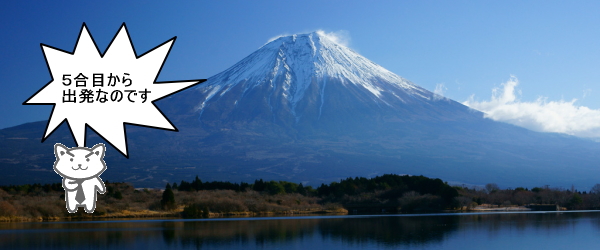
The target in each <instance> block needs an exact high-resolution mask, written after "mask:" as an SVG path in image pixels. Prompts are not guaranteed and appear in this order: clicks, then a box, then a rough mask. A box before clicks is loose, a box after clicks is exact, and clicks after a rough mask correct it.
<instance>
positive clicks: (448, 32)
mask: <svg viewBox="0 0 600 250" xmlns="http://www.w3.org/2000/svg"><path fill="white" fill-rule="evenodd" d="M0 19H1V21H0V25H1V28H2V29H1V30H2V31H3V32H2V39H0V55H1V56H0V73H1V74H0V86H1V88H2V91H0V107H1V108H0V116H1V117H3V118H2V119H0V128H5V127H9V126H15V125H18V124H21V123H25V122H31V121H39V120H44V119H48V117H49V115H50V110H51V108H50V106H23V105H21V103H22V102H23V101H25V100H26V99H27V98H28V97H30V96H31V95H33V94H34V93H35V92H36V91H37V90H39V89H40V88H41V87H42V86H44V85H45V84H46V83H47V82H48V81H49V80H50V74H49V72H48V70H47V67H46V64H45V61H44V56H43V53H42V50H41V48H40V43H44V44H47V45H50V46H53V47H56V48H60V49H64V50H67V51H72V49H73V46H74V45H75V42H76V39H77V36H78V33H79V31H80V28H81V25H82V23H83V22H86V24H87V25H88V28H89V30H90V32H91V34H92V36H93V37H94V39H95V40H96V42H97V43H98V46H99V48H100V50H102V51H104V49H105V48H106V46H107V45H108V42H110V40H111V39H112V38H113V36H114V35H115V33H116V32H117V30H118V28H119V27H120V25H121V23H123V22H125V23H126V24H127V27H128V29H129V32H130V35H131V39H132V41H133V43H134V46H135V48H136V51H137V53H138V54H142V53H144V52H146V51H147V50H149V49H151V48H153V47H155V46H157V45H159V44H161V43H162V42H164V41H166V40H168V39H170V38H172V37H174V36H177V37H178V38H177V41H176V42H175V45H174V47H173V49H172V51H171V53H170V55H169V58H168V59H167V62H166V64H165V66H164V68H163V71H162V72H161V75H160V77H159V80H164V81H167V80H185V79H198V78H208V77H210V76H212V75H214V74H216V73H218V72H220V71H222V70H225V69H227V68H228V67H229V66H232V65H233V64H234V63H236V62H237V61H239V60H241V59H242V58H244V57H245V56H247V55H248V54H250V53H252V52H253V51H254V50H256V49H257V48H259V47H260V46H262V45H263V44H264V43H266V42H267V41H268V40H269V39H270V38H272V37H274V36H277V35H280V34H294V33H306V32H312V31H315V30H317V29H321V30H324V31H326V32H334V33H337V34H340V35H341V36H343V37H344V38H346V39H347V40H348V41H349V42H348V45H349V47H350V48H352V49H354V50H355V51H357V52H358V53H360V54H362V55H363V56H365V57H367V58H369V59H370V60H372V61H374V62H375V63H378V64H380V65H382V66H383V67H385V68H387V69H388V70H390V71H392V72H394V73H396V74H398V75H400V76H402V77H404V78H406V79H408V80H410V81H412V82H414V83H416V84H418V85H420V86H422V87H424V88H426V89H429V90H431V91H434V90H436V88H437V90H438V91H441V92H440V93H443V94H444V95H445V96H446V97H448V98H451V99H454V100H456V101H459V102H466V101H469V102H467V104H470V105H471V106H472V107H474V108H478V109H487V110H484V111H486V112H488V113H489V114H490V115H489V117H490V118H492V119H497V120H502V121H507V122H511V121H512V122H511V123H515V124H518V125H522V126H525V127H527V126H530V128H532V129H536V130H541V131H553V130H552V129H549V130H548V129H545V128H543V127H544V123H548V124H550V125H551V126H549V127H553V126H554V127H556V126H558V127H560V126H561V123H560V122H556V121H555V120H552V119H555V118H548V117H555V116H557V115H556V114H546V111H547V110H563V109H564V113H573V112H576V113H577V114H578V115H577V116H576V117H575V118H572V120H571V121H569V122H570V123H569V122H565V124H562V125H564V126H563V127H565V128H563V129H567V133H569V132H568V128H566V127H573V126H575V127H579V126H583V124H584V123H586V124H588V125H589V124H590V123H592V124H595V123H597V126H596V127H593V128H592V132H589V131H587V132H586V133H592V134H594V133H595V132H594V131H595V130H598V131H600V129H599V128H598V127H600V120H599V119H600V118H599V117H600V115H598V114H599V113H600V111H598V110H599V109H600V101H599V100H600V81H599V80H600V46H599V45H598V41H600V29H599V27H600V2H599V1H578V2H576V3H572V2H565V1H562V2H559V1H494V2H492V1H477V2H475V1H377V3H370V2H367V1H190V2H186V3H184V4H170V3H163V2H158V1H157V2H151V1H147V3H146V1H145V2H144V3H143V4H141V3H138V2H126V3H121V2H119V1H109V2H108V3H78V2H66V1H65V2H63V3H62V4H53V3H45V2H43V3H38V2H37V1H9V2H6V3H3V6H2V8H0ZM513 76H514V77H513ZM515 83H517V84H515ZM511 86H512V87H514V90H515V91H514V92H510V93H508V92H507V91H510V90H512V88H507V87H511ZM494 88H496V89H497V90H496V93H497V96H496V98H495V99H494V98H491V95H492V90H493V89H494ZM503 94H504V95H503ZM511 95H512V97H513V98H512V99H510V97H511ZM507 96H508V99H506V98H504V99H503V98H502V97H507ZM540 98H541V99H540ZM573 99H577V101H575V102H573ZM502 100H504V101H502ZM506 100H508V101H506ZM511 100H512V101H511ZM561 100H562V101H561ZM553 103H554V104H555V106H552V105H549V104H553ZM532 105H533V106H532ZM536 105H537V106H536ZM557 107H558V108H557ZM582 107H586V108H588V109H589V112H581V111H582ZM515 109H516V110H517V111H518V112H516V111H514V110H515ZM573 110H575V111H573ZM584 111H586V110H584ZM511 112H512V113H511ZM517 113H518V114H517ZM560 115H561V114H559V115H558V116H560ZM540 116H542V117H541V118H540ZM544 116H545V117H544ZM519 122H521V123H522V124H519ZM529 123H535V124H533V125H531V124H529ZM528 124H529V125H528ZM573 124H575V125H573ZM594 129H595V130H594ZM553 132H561V131H560V129H559V130H558V131H553ZM40 134H42V131H40ZM570 134H575V135H580V134H577V133H576V132H572V133H570ZM599 135H600V133H599ZM582 136H586V135H585V133H584V134H583V135H582ZM592 137H593V136H592Z"/></svg>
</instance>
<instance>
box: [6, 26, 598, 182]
mask: <svg viewBox="0 0 600 250" xmlns="http://www.w3.org/2000/svg"><path fill="white" fill-rule="evenodd" d="M157 105H158V106H159V107H160V108H161V110H162V111H163V112H164V113H165V114H166V116H167V117H168V118H169V119H170V120H171V121H172V122H173V124H175V126H176V127H177V128H178V129H179V131H180V132H177V133H175V132H169V131H160V130H152V129H148V128H142V127H135V126H128V127H127V136H128V143H129V149H130V159H125V158H124V157H122V156H121V155H120V154H118V152H117V151H115V150H113V149H110V148H109V150H108V151H107V156H106V158H105V159H106V162H107V166H108V168H107V171H106V172H105V173H104V174H103V175H102V177H103V179H105V180H106V179H108V180H110V181H128V182H132V183H133V184H134V185H136V186H148V187H153V186H164V183H165V182H167V181H168V182H171V183H172V182H175V181H177V182H178V181H180V180H182V179H184V180H188V179H191V178H193V177H194V176H196V175H198V176H199V177H200V178H201V179H203V180H228V181H253V180H254V179H260V178H262V179H266V180H270V179H275V180H288V181H295V182H304V183H305V184H308V185H318V184H320V183H321V182H330V181H335V180H339V179H340V178H346V177H351V176H352V177H353V176H366V177H371V176H374V175H381V174H385V173H397V174H412V175H425V176H428V177H438V178H442V179H444V180H448V181H452V182H455V183H466V184H485V183H488V182H495V183H498V184H500V185H501V186H507V187H517V186H531V187H533V186H536V185H537V186H541V185H550V186H551V187H552V186H563V187H570V186H571V185H572V184H573V185H576V187H577V186H580V187H582V188H584V187H585V188H587V187H591V186H592V185H593V184H595V183H596V182H600V180H598V181H596V180H595V179H594V176H598V174H600V170H598V168H597V164H598V163H599V162H600V156H599V154H597V153H596V152H598V150H600V143H596V142H593V141H588V140H583V139H578V138H574V137H569V136H563V135H559V134H548V133H537V132H532V131H529V130H526V129H523V128H519V127H516V126H512V125H509V124H505V123H499V122H494V121H491V120H488V119H485V118H483V114H482V113H481V112H478V111H475V110H472V109H469V108H468V107H466V106H464V105H462V104H460V103H457V102H455V101H453V100H450V99H447V98H444V97H441V96H437V95H435V94H433V93H432V92H430V91H428V90H425V89H423V88H421V87H419V86H417V85H416V84H414V83H411V82H410V81H408V80H406V79H404V78H402V77H400V76H397V75H396V74H394V73H392V72H390V71H388V70H386V69H384V68H383V67H381V66H379V65H377V64H375V63H373V62H371V61H369V60H368V59H366V58H364V57H362V56H361V55H359V54H357V53H356V52H354V51H352V50H351V49H349V48H347V47H344V46H342V45H339V44H336V43H334V42H333V41H331V40H329V39H328V38H327V36H325V35H323V34H321V33H319V32H315V33H309V34H301V35H293V36H287V37H280V38H278V39H276V40H274V41H272V42H270V43H268V44H266V45H264V46H263V47H261V48H260V49H258V50H257V51H255V52H254V53H252V54H251V55H249V56H247V57H246V58H244V59H242V60H241V61H240V62H238V63H237V64H235V65H233V66H232V67H230V68H229V69H227V70H225V71H223V72H221V73H219V74H217V75H215V76H213V77H210V78H209V79H208V80H207V81H206V82H205V83H203V84H201V85H199V86H197V87H195V88H192V89H188V90H186V91H183V92H181V93H178V94H176V95H173V96H171V97H169V98H167V99H164V100H161V101H158V102H157ZM44 127H45V122H38V123H30V124H24V125H20V126H17V127H13V128H8V129H4V130H0V150H1V151H0V170H2V171H4V173H6V174H5V175H1V176H0V184H7V183H31V182H57V181H60V178H59V177H58V175H56V174H55V173H53V172H52V164H53V162H54V156H53V151H52V147H53V144H54V143H55V142H60V143H63V144H67V145H68V146H73V144H74V143H73V139H72V138H70V134H69V133H68V131H67V128H66V126H65V125H64V124H63V125H62V126H61V128H59V130H58V131H56V132H55V133H54V134H53V135H52V136H51V137H50V138H49V139H48V140H47V141H46V142H45V143H40V142H39V140H40V139H39V138H40V137H41V135H42V133H43V131H44ZM90 135H92V136H91V137H92V138H88V142H89V143H90V144H89V145H87V146H92V145H93V144H94V143H96V142H100V141H101V140H100V138H98V137H94V136H93V133H88V136H90Z"/></svg>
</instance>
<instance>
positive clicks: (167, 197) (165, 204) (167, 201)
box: [160, 183, 175, 210]
mask: <svg viewBox="0 0 600 250" xmlns="http://www.w3.org/2000/svg"><path fill="white" fill-rule="evenodd" d="M160 206H161V207H162V209H164V210H173V209H175V194H174V193H173V190H172V189H171V184H169V183H167V186H166V187H165V191H164V192H163V195H162V199H161V200H160Z"/></svg>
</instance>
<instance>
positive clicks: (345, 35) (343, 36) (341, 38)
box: [265, 30, 350, 47]
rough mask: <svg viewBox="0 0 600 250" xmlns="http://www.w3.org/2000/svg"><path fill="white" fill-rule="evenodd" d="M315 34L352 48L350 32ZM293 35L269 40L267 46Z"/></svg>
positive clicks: (319, 32)
mask: <svg viewBox="0 0 600 250" xmlns="http://www.w3.org/2000/svg"><path fill="white" fill-rule="evenodd" d="M310 32H311V31H308V32H299V33H296V34H305V33H310ZM315 32H316V33H317V34H319V35H321V36H324V37H327V39H329V40H331V41H333V42H335V43H337V44H340V45H343V46H346V47H350V32H348V31H346V30H338V31H332V32H326V31H324V30H317V31H315ZM291 35H292V34H289V33H281V34H279V35H276V36H273V37H271V38H269V40H268V41H267V42H266V43H265V44H267V43H270V42H272V41H275V40H277V39H278V38H280V37H285V36H291Z"/></svg>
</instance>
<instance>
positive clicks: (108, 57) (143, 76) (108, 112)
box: [23, 23, 206, 158]
mask: <svg viewBox="0 0 600 250" xmlns="http://www.w3.org/2000/svg"><path fill="white" fill-rule="evenodd" d="M176 38H177V37H173V38H172V39H170V40H168V41H166V42H164V43H163V44H161V45H159V46H157V47H155V48H153V49H151V50H150V51H148V52H146V53H144V54H142V55H141V56H137V55H136V52H135V49H134V47H133V43H132V42H131V39H130V38H129V32H128V31H127V27H126V26H125V23H123V25H122V26H121V28H120V29H119V32H118V33H117V35H115V37H114V38H113V40H112V41H111V42H110V44H109V45H108V48H107V49H106V51H105V52H104V54H102V53H100V50H99V49H98V46H97V45H96V43H95V42H94V40H93V38H92V36H91V35H90V33H89V31H88V29H87V26H86V25H85V23H84V24H83V26H82V28H81V32H80V33H79V38H78V40H77V44H76V45H75V48H74V49H73V52H72V53H70V52H67V51H64V50H61V49H57V48H53V47H51V46H48V45H45V44H41V47H42V50H43V52H44V56H45V58H46V63H47V65H48V69H49V71H50V73H51V75H52V80H51V81H50V82H49V83H48V84H46V86H44V87H43V88H42V89H40V90H39V91H38V92H37V93H35V94H34V95H33V96H31V97H30V98H29V99H27V100H26V101H25V102H24V103H23V104H24V105H25V104H35V105H54V108H53V109H52V114H51V115H50V119H49V120H48V124H47V125H46V131H45V133H44V137H43V138H42V142H43V141H44V140H46V138H48V136H50V134H52V132H54V130H55V129H56V128H57V127H58V126H60V124H62V123H63V122H64V121H67V123H68V125H69V128H70V130H71V133H72V134H73V137H74V138H75V142H76V143H77V145H78V146H79V147H83V146H85V139H86V135H85V131H86V126H89V127H90V128H91V129H92V130H94V131H95V132H96V133H97V134H98V135H100V136H101V137H102V138H103V139H104V140H106V141H107V142H108V143H110V144H111V145H112V146H113V147H115V148H116V149H117V150H119V151H120V152H121V154H123V155H124V156H125V157H127V158H129V156H128V153H127V139H126V136H125V124H133V125H139V126H146V127H151V128H159V129H165V130H173V131H177V129H176V128H175V126H174V125H173V124H172V123H171V122H170V121H169V120H168V119H167V118H166V117H165V116H164V114H163V113H162V112H161V111H160V110H159V109H158V108H157V107H156V106H155V105H154V101H156V100H158V99H161V98H163V97H166V96H168V95H171V94H174V93H176V92H178V91H181V90H183V89H185V88H188V87H191V86H193V85H195V84H198V83H201V82H203V81H206V80H205V79H202V80H191V81H169V82H156V79H157V78H158V74H159V72H160V70H161V68H162V66H163V64H164V61H165V59H166V57H167V55H168V54H169V51H170V50H171V47H172V45H173V42H175V39H176Z"/></svg>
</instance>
